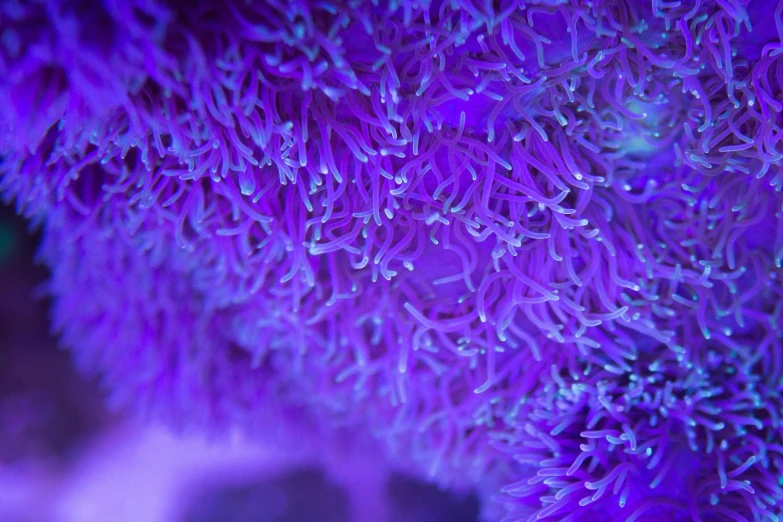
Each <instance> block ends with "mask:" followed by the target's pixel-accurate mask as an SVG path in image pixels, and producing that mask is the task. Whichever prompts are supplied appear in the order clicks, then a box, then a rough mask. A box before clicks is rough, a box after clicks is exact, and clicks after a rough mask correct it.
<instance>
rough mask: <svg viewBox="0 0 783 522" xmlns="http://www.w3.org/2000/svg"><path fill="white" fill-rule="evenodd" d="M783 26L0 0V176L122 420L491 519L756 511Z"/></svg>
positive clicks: (772, 339) (767, 470)
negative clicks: (421, 492)
mask: <svg viewBox="0 0 783 522" xmlns="http://www.w3.org/2000/svg"><path fill="white" fill-rule="evenodd" d="M88 4H89V6H90V7H89V8H88V7H87V5H88ZM376 4H378V5H376ZM101 5H102V8H101ZM782 11H783V3H781V4H774V3H773V2H767V1H766V0H758V1H757V2H750V3H748V2H746V1H742V0H735V1H731V0H726V1H697V2H695V3H692V4H690V3H689V4H688V5H682V4H681V3H680V2H663V1H660V0H651V1H649V2H647V1H645V2H642V1H638V2H636V1H631V0H627V1H606V2H601V1H594V2H578V1H576V0H574V1H572V2H568V1H557V0H551V1H543V0H542V1H531V2H504V1H499V2H479V1H470V0H455V1H451V2H445V1H444V2H428V1H424V0H422V1H419V2H414V1H410V2H404V1H399V2H398V1H391V2H363V1H345V2H337V1H327V0H324V1H320V2H319V1H297V2H283V1H281V2H274V1H269V2H239V1H233V0H229V1H227V2H220V3H217V2H214V1H212V0H202V1H196V2H187V3H184V2H183V3H180V2H177V1H169V2H156V1H153V0H146V1H142V0H135V1H133V2H120V1H116V2H114V1H109V0H106V1H104V2H102V3H101V4H100V5H96V4H94V3H90V2H78V1H68V2H66V1H50V2H45V1H33V0H29V1H17V2H11V3H8V2H6V3H3V5H2V7H0V16H2V31H3V34H2V37H1V39H0V40H1V42H0V43H2V47H1V50H0V77H2V80H0V114H1V115H2V116H0V148H1V151H2V153H1V155H2V161H1V163H0V176H2V177H0V188H1V189H2V190H3V191H4V193H5V194H6V196H7V197H8V198H9V199H13V200H14V201H15V202H16V204H17V206H18V208H19V209H20V210H21V211H23V212H24V213H25V215H27V216H28V217H29V218H30V219H32V220H33V221H34V222H36V223H40V224H41V226H42V229H43V235H44V239H43V243H42V247H41V257H42V259H44V260H45V261H46V262H47V263H48V264H49V265H50V267H51V269H52V272H53V274H52V278H51V284H50V291H51V293H52V295H53V296H54V308H53V312H54V323H55V325H56V327H57V328H58V330H59V331H60V332H61V336H62V340H63V342H64V343H65V344H66V345H68V346H69V347H71V348H72V352H73V354H74V356H75V359H76V361H77V364H78V365H79V366H80V367H81V368H82V369H84V370H85V371H87V372H90V373H97V374H99V375H101V376H102V378H103V379H104V381H105V383H106V385H107V388H108V389H109V390H110V391H111V397H112V400H113V401H114V402H115V403H116V404H118V405H121V406H125V407H132V408H138V409H139V410H141V411H144V412H145V413H146V414H149V415H152V416H156V417H163V418H165V419H167V420H169V421H172V422H174V423H177V424H182V423H185V424H189V425H190V424H194V425H200V426H203V427H206V428H208V429H220V428H221V427H224V426H227V425H233V424H240V425H245V426H247V427H248V428H250V429H260V428H263V429H271V428H269V427H259V426H255V425H254V417H255V416H254V412H256V411H258V410H259V409H262V408H263V409H268V408H271V409H273V410H275V411H277V413H278V418H279V419H280V424H281V425H288V424H293V425H297V426H313V427H314V428H313V429H315V427H318V429H324V430H327V431H328V430H329V429H331V427H334V426H348V427H351V428H352V429H353V428H355V429H358V430H360V431H367V432H370V433H372V434H374V435H376V436H377V438H378V439H379V440H381V441H382V442H383V443H384V445H385V446H386V448H387V453H388V454H389V458H390V459H391V460H392V461H393V462H394V463H395V465H397V466H400V467H404V468H407V469H409V470H416V471H417V472H419V473H421V474H422V475H423V476H427V477H430V478H432V479H434V480H436V481H439V482H441V483H444V484H459V483H465V484H467V485H477V487H478V489H479V490H480V491H481V493H482V494H483V495H484V498H485V499H486V500H487V502H485V507H486V508H487V515H488V516H492V517H498V516H500V515H499V512H500V510H501V507H502V508H503V510H504V511H505V512H506V515H507V516H508V518H509V520H527V519H529V518H532V519H533V520H535V519H537V518H538V519H545V520H586V519H590V520H615V519H621V520H622V519H628V520H638V519H639V517H645V516H657V517H659V518H660V517H663V518H664V519H671V520H674V519H676V517H681V518H682V519H683V520H690V519H696V520H699V519H701V520H723V519H726V520H752V519H753V520H762V519H767V520H777V517H778V516H780V515H781V508H780V507H779V503H780V501H781V499H782V498H783V489H781V488H780V486H779V484H778V482H779V479H780V477H781V474H782V473H783V443H782V442H783V441H781V431H780V430H781V426H780V421H779V417H780V413H781V411H780V409H781V397H780V391H781V377H782V376H781V365H782V364H783V362H781V356H782V355H783V354H781V348H782V347H781V338H780V333H779V322H780V321H781V319H783V317H781V312H782V311H783V300H781V294H783V289H782V288H781V285H780V283H779V282H778V281H779V279H780V277H783V272H782V271H781V268H780V265H781V260H782V259H783V215H782V214H781V201H782V198H781V195H780V191H779V190H780V189H781V187H783V172H782V171H781V159H782V158H783V156H782V155H781V152H780V148H781V146H780V144H779V141H780V138H781V129H780V125H781V115H780V113H781V108H783V105H781V104H782V103H783V92H782V89H781V87H782V84H783V52H781V49H782V47H781V46H782V45H783V44H782V43H781V38H782V37H783V20H781V12H782ZM686 470H687V471H686ZM490 498H492V499H498V500H500V502H495V501H490V500H489V499H490Z"/></svg>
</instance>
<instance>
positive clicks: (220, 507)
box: [182, 469, 350, 522]
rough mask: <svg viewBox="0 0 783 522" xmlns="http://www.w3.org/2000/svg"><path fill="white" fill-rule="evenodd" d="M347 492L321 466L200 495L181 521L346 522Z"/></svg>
mask: <svg viewBox="0 0 783 522" xmlns="http://www.w3.org/2000/svg"><path fill="white" fill-rule="evenodd" d="M349 512H350V510H349V505H348V499H347V497H346V495H345V493H344V492H343V491H342V490H341V489H340V488H339V487H338V486H336V485H334V484H331V483H329V482H328V480H327V479H326V477H325V476H324V474H323V472H321V471H320V470H318V469H304V470H298V471H294V472H292V473H286V474H285V475H283V476H281V477H279V478H277V479H274V480H264V481H261V482H258V483H257V484H243V485H235V486H227V485H220V486H218V487H217V488H216V489H212V490H209V491H206V492H204V493H203V494H201V495H197V497H196V500H195V502H194V503H193V504H191V506H190V508H189V509H188V512H187V515H186V516H185V517H184V518H183V520H182V522H310V521H318V522H347V521H348V520H349Z"/></svg>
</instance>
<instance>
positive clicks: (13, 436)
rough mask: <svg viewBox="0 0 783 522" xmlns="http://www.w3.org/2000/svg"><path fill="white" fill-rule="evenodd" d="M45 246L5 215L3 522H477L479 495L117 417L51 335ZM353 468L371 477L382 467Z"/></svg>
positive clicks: (2, 209) (0, 382)
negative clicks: (41, 259)
mask: <svg viewBox="0 0 783 522" xmlns="http://www.w3.org/2000/svg"><path fill="white" fill-rule="evenodd" d="M36 244H37V237H36V235H35V233H34V232H31V231H30V230H28V225H27V223H25V222H24V221H23V220H22V219H21V218H19V217H18V216H16V214H15V212H14V210H13V208H10V207H7V206H0V522H106V521H112V522H126V521H127V522H365V521H367V522H375V521H377V522H386V521H395V522H397V521H404V522H474V521H475V520H477V517H478V511H479V506H478V502H477V501H476V499H475V498H474V497H473V496H469V495H457V494H452V493H447V492H442V491H439V490H438V489H437V488H435V487H433V486H430V485H428V484H425V483H422V482H419V481H416V480H413V479H411V478H408V477H405V476H402V475H394V474H393V475H391V476H390V477H388V478H387V477H386V476H385V475H384V477H383V478H382V479H378V474H377V473H376V474H373V473H369V474H364V475H362V474H361V473H359V474H358V475H356V478H354V479H348V480H346V479H344V477H343V478H341V477H340V476H339V475H340V474H339V473H338V474H335V469H334V468H335V467H341V465H342V462H340V466H334V465H329V464H328V463H327V464H324V462H322V461H319V460H317V459H315V458H314V457H313V455H312V453H311V454H308V453H307V452H304V451H303V452H298V453H297V452H283V451H281V450H279V449H276V448H272V447H263V446H262V445H259V444H254V443H253V442H252V441H248V440H243V438H242V437H240V436H236V437H231V438H227V439H226V440H221V441H214V440H213V441H209V440H205V439H203V438H199V437H197V436H186V435H175V434H173V433H171V432H169V431H168V430H166V429H164V428H162V427H160V426H150V425H144V424H142V423H140V422H138V421H134V420H131V419H127V418H124V417H123V416H122V415H121V414H118V413H112V412H109V411H107V409H106V408H105V407H104V402H103V397H102V394H101V391H100V388H99V387H98V385H97V384H96V383H95V382H89V381H87V380H85V379H84V378H82V376H80V375H79V374H77V373H76V372H75V371H74V369H73V367H72V366H71V363H70V357H69V354H68V353H67V352H64V351H62V350H60V349H58V346H57V339H56V338H55V337H54V336H53V335H51V333H50V329H49V323H48V315H47V314H48V302H47V299H46V292H45V288H44V285H45V282H46V278H47V271H46V269H45V268H44V267H42V266H40V265H38V264H36V263H35V249H36ZM355 460H356V462H353V463H348V464H347V465H348V466H354V467H356V468H357V469H359V468H361V469H370V470H371V469H372V468H373V463H372V462H363V461H361V456H357V457H356V459H355Z"/></svg>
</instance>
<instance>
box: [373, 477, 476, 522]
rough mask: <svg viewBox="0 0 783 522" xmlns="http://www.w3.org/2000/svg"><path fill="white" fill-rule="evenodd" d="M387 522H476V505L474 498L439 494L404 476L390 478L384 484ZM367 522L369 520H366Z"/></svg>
mask: <svg viewBox="0 0 783 522" xmlns="http://www.w3.org/2000/svg"><path fill="white" fill-rule="evenodd" d="M386 494H387V495H388V496H389V504H390V506H391V508H390V521H391V522H398V521H400V522H401V521H405V522H476V520H478V516H479V502H478V499H477V498H476V497H475V495H471V494H459V493H454V492H450V491H441V490H439V489H438V488H437V487H436V486H433V485H431V484H427V483H426V482H422V481H417V480H414V479H412V478H410V477H407V476H404V475H398V474H396V475H392V477H391V478H390V479H389V482H388V484H387V485H386ZM368 522H369V521H368Z"/></svg>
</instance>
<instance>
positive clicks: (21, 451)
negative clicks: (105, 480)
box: [0, 206, 106, 463]
mask: <svg viewBox="0 0 783 522" xmlns="http://www.w3.org/2000/svg"><path fill="white" fill-rule="evenodd" d="M38 241H39V237H38V235H37V234H33V233H30V232H29V231H28V225H27V223H26V222H25V221H24V220H23V219H22V218H20V217H19V216H17V215H16V214H15V212H14V210H13V209H12V208H9V207H7V206H0V462H3V463H8V462H16V461H22V460H26V459H35V460H40V459H44V460H52V459H54V460H58V459H68V458H69V457H70V456H72V455H73V454H74V453H75V452H77V451H78V449H79V448H80V447H81V445H83V444H84V443H85V442H86V441H87V440H88V439H89V438H90V436H91V435H93V434H95V433H96V432H97V431H98V430H100V428H101V427H102V426H103V423H104V421H105V420H106V414H105V410H104V408H103V404H102V396H101V394H100V392H99V391H98V389H97V386H95V385H93V384H91V383H88V382H85V380H84V379H82V378H81V377H80V376H79V375H78V374H77V372H76V371H75V370H74V368H73V366H72V364H71V360H70V356H69V354H68V353H67V352H64V351H62V350H59V349H58V348H57V341H56V339H55V338H54V336H52V335H51V333H50V329H49V317H48V309H49V303H48V300H47V299H45V292H44V291H43V286H42V285H44V283H45V281H46V278H47V276H48V273H47V270H46V269H45V268H44V267H42V266H40V265H37V264H35V262H34V256H35V249H36V245H37V244H38Z"/></svg>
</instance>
